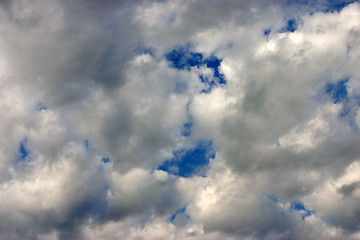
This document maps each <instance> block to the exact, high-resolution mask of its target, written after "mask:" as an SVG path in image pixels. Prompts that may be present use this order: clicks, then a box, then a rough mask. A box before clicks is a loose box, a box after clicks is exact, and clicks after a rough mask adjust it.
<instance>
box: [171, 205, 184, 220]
mask: <svg viewBox="0 0 360 240" xmlns="http://www.w3.org/2000/svg"><path fill="white" fill-rule="evenodd" d="M185 211H186V206H184V207H182V208H179V209H178V210H176V211H175V212H174V213H173V214H172V215H171V217H170V219H169V221H170V222H171V223H173V222H174V220H175V218H176V216H178V215H179V214H182V213H184V212H185Z"/></svg>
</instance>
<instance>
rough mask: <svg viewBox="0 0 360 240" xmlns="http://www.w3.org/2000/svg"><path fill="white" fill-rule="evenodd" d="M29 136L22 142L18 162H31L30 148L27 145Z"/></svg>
mask: <svg viewBox="0 0 360 240" xmlns="http://www.w3.org/2000/svg"><path fill="white" fill-rule="evenodd" d="M26 142H27V137H25V138H24V139H23V140H22V141H21V142H20V143H19V148H18V153H17V158H16V161H17V162H29V161H30V160H31V158H30V150H29V149H28V148H27V147H26Z"/></svg>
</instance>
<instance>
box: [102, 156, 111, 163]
mask: <svg viewBox="0 0 360 240" xmlns="http://www.w3.org/2000/svg"><path fill="white" fill-rule="evenodd" d="M101 161H102V162H103V163H105V164H106V163H109V162H110V158H108V157H104V158H102V159H101Z"/></svg>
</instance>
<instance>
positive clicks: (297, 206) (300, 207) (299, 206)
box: [290, 201, 315, 220]
mask: <svg viewBox="0 0 360 240" xmlns="http://www.w3.org/2000/svg"><path fill="white" fill-rule="evenodd" d="M290 208H291V209H293V210H295V211H297V212H302V214H301V218H302V219H303V220H304V219H305V218H306V217H309V216H311V215H313V214H315V211H314V210H310V209H307V208H305V206H304V204H303V203H302V202H300V201H294V202H291V207H290Z"/></svg>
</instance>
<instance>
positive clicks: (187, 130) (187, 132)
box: [181, 121, 193, 137]
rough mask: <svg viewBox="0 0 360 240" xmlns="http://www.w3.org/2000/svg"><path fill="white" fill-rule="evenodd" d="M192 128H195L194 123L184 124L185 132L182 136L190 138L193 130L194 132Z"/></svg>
mask: <svg viewBox="0 0 360 240" xmlns="http://www.w3.org/2000/svg"><path fill="white" fill-rule="evenodd" d="M192 126H193V123H192V122H191V121H188V122H186V123H184V125H183V130H182V132H181V135H182V136H184V137H188V136H190V135H191V130H192Z"/></svg>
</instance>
